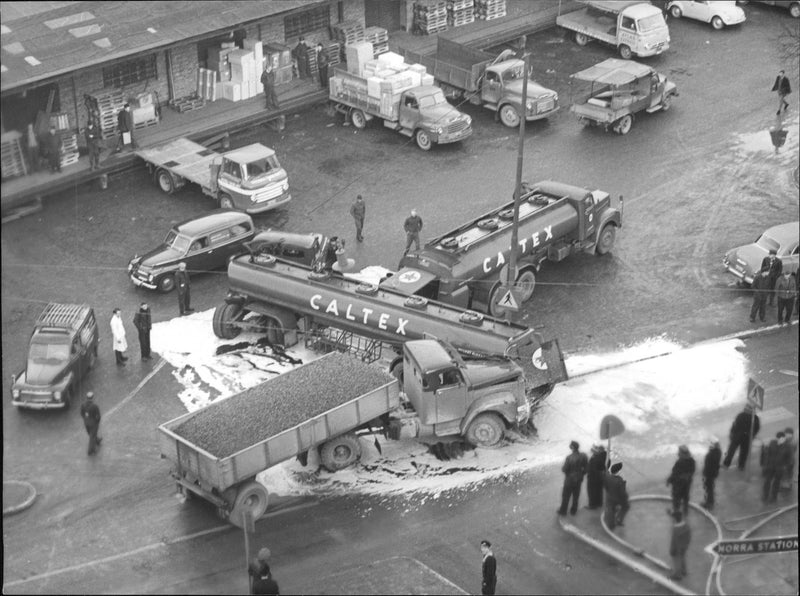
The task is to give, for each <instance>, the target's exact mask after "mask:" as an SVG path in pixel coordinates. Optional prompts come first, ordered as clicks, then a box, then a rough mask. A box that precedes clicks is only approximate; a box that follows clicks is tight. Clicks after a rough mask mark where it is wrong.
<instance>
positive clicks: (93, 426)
mask: <svg viewBox="0 0 800 596" xmlns="http://www.w3.org/2000/svg"><path fill="white" fill-rule="evenodd" d="M81 418H83V426H84V427H85V428H86V433H87V434H88V435H89V450H88V452H87V453H88V454H89V455H94V454H95V453H96V452H97V448H98V447H99V446H100V443H101V442H102V441H103V439H101V438H100V437H98V436H97V432H98V431H99V430H100V408H98V407H97V404H96V403H94V393H92V392H91V391H89V392H88V393H87V394H86V401H84V402H83V403H82V404H81Z"/></svg>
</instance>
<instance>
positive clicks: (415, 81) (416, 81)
mask: <svg viewBox="0 0 800 596" xmlns="http://www.w3.org/2000/svg"><path fill="white" fill-rule="evenodd" d="M403 74H404V75H405V76H407V77H408V78H409V79H410V80H411V86H412V87H419V86H420V85H421V84H422V75H421V74H420V73H418V72H417V71H415V70H407V71H405V72H404V73H403Z"/></svg>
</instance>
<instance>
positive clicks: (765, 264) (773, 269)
mask: <svg viewBox="0 0 800 596" xmlns="http://www.w3.org/2000/svg"><path fill="white" fill-rule="evenodd" d="M761 269H762V270H764V269H767V270H768V271H769V274H768V277H769V290H770V292H769V305H770V306H772V305H773V304H775V284H776V283H777V282H778V278H779V277H780V276H781V273H783V261H781V260H780V259H779V258H778V251H777V250H775V249H774V248H773V249H772V250H770V251H769V255H767V256H766V257H764V259H763V260H762V261H761Z"/></svg>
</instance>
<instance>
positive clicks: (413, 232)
mask: <svg viewBox="0 0 800 596" xmlns="http://www.w3.org/2000/svg"><path fill="white" fill-rule="evenodd" d="M403 229H404V230H405V232H406V249H405V250H404V251H403V255H404V256H405V255H407V254H408V249H410V248H411V243H412V242H413V243H414V248H415V250H419V233H420V232H421V231H422V218H421V217H420V216H419V215H417V210H416V209H412V210H411V215H409V216H408V217H407V218H406V221H405V222H404V223H403Z"/></svg>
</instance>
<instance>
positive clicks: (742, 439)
mask: <svg viewBox="0 0 800 596" xmlns="http://www.w3.org/2000/svg"><path fill="white" fill-rule="evenodd" d="M751 416H752V418H753V438H755V437H756V436H757V435H758V431H759V429H760V428H761V421H760V420H759V419H758V414H753V406H751V405H750V404H747V405H746V406H745V407H744V410H743V411H742V412H739V414H737V416H736V418H735V419H734V421H733V424H732V425H731V432H730V444H729V445H728V451H727V453H725V459H724V460H723V461H722V465H723V466H724V467H725V468H727V467H728V466H730V465H731V461H732V460H733V454H734V453H736V449H739V469H740V470H744V466H745V464H746V463H747V456H748V455H749V454H750V418H751Z"/></svg>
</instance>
